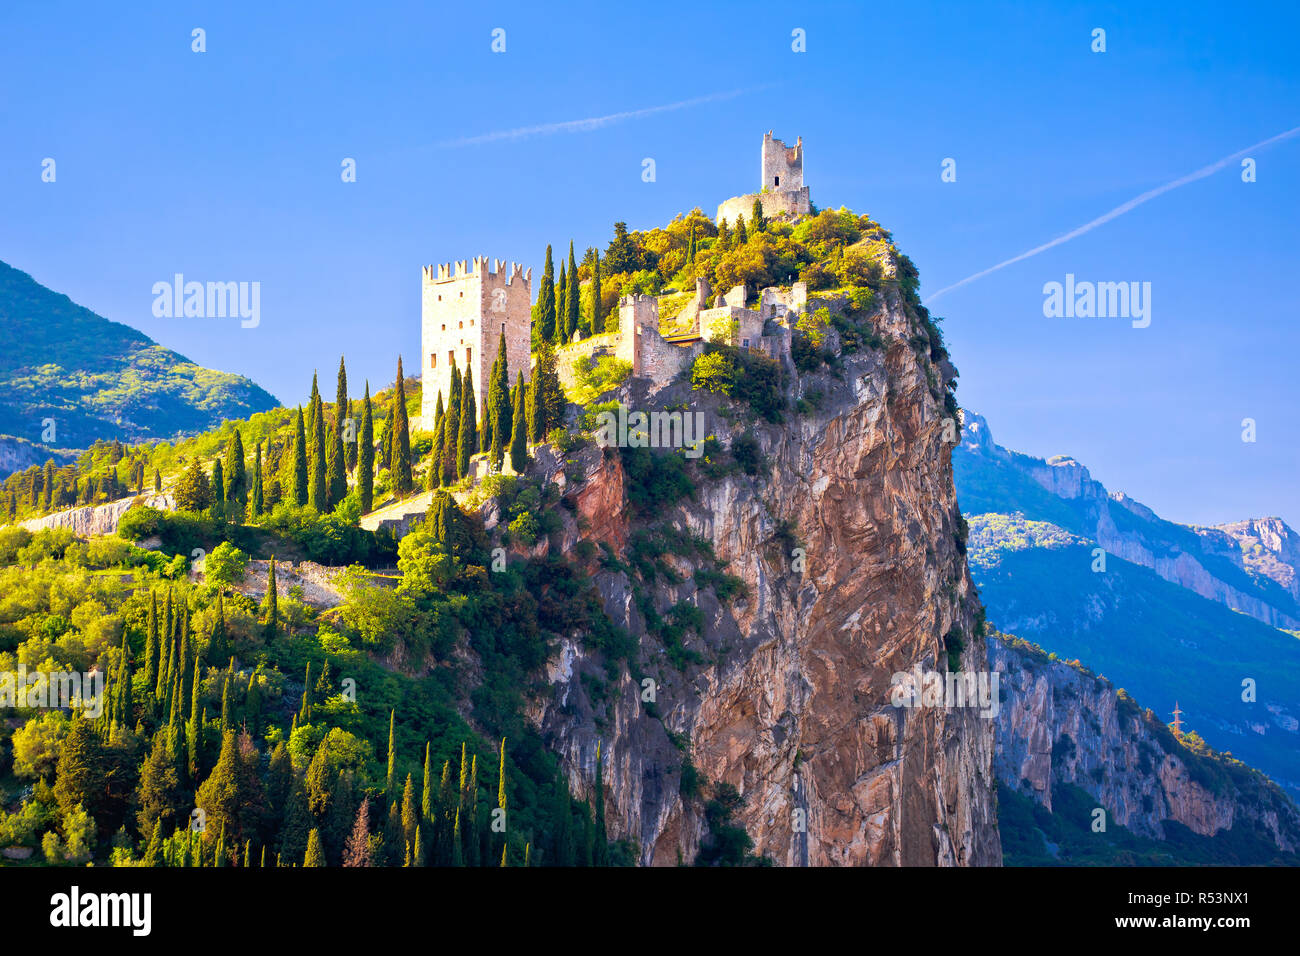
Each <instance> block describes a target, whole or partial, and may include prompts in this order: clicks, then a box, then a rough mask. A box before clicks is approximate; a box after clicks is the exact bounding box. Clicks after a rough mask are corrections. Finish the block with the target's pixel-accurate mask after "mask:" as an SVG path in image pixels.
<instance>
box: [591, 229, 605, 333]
mask: <svg viewBox="0 0 1300 956" xmlns="http://www.w3.org/2000/svg"><path fill="white" fill-rule="evenodd" d="M592 252H594V253H595V258H594V259H593V261H592V264H591V331H592V334H593V335H600V334H601V333H602V332H604V331H605V316H604V314H603V311H602V309H601V304H600V250H599V249H593V250H592Z"/></svg>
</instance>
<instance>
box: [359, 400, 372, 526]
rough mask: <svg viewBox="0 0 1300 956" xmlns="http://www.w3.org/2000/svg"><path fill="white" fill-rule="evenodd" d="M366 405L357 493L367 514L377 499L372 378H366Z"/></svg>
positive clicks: (362, 511)
mask: <svg viewBox="0 0 1300 956" xmlns="http://www.w3.org/2000/svg"><path fill="white" fill-rule="evenodd" d="M364 402H365V407H364V409H363V410H362V412H361V438H360V442H359V447H358V448H357V495H358V497H359V498H360V499H361V513H362V514H367V513H369V511H370V509H371V508H372V507H373V506H374V501H375V422H374V417H373V412H372V410H371V408H370V380H369V379H367V380H366V397H365V399H364Z"/></svg>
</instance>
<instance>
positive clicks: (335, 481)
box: [325, 430, 348, 510]
mask: <svg viewBox="0 0 1300 956" xmlns="http://www.w3.org/2000/svg"><path fill="white" fill-rule="evenodd" d="M330 439H331V441H330V459H329V465H328V466H327V468H326V472H325V478H326V485H327V488H326V500H327V502H328V503H329V507H330V510H333V509H334V507H335V505H337V504H338V503H339V502H340V501H342V500H343V499H344V498H346V497H347V496H348V461H347V456H346V453H345V452H344V450H343V434H342V433H341V432H340V431H337V430H335V431H333V432H331V433H330Z"/></svg>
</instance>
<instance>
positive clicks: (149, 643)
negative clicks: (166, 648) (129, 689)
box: [144, 590, 158, 687]
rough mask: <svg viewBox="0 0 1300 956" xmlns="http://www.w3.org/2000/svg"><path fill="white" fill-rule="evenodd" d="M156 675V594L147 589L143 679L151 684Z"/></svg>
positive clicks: (148, 684) (147, 683) (146, 684)
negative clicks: (147, 612)
mask: <svg viewBox="0 0 1300 956" xmlns="http://www.w3.org/2000/svg"><path fill="white" fill-rule="evenodd" d="M157 677H158V594H157V592H156V591H153V590H150V591H149V624H148V628H147V630H146V631H145V637H144V681H145V686H146V687H148V686H150V685H152V684H153V683H154V682H155V681H156V680H157Z"/></svg>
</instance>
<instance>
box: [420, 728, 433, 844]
mask: <svg viewBox="0 0 1300 956" xmlns="http://www.w3.org/2000/svg"><path fill="white" fill-rule="evenodd" d="M420 819H422V820H424V821H425V822H426V823H431V822H432V821H433V763H432V762H431V761H430V760H429V742H428V741H427V740H426V741H425V743H424V783H423V785H422V786H421V787H420ZM429 835H430V836H432V835H433V831H432V830H431V831H430V833H429Z"/></svg>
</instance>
